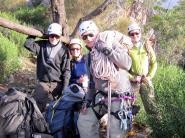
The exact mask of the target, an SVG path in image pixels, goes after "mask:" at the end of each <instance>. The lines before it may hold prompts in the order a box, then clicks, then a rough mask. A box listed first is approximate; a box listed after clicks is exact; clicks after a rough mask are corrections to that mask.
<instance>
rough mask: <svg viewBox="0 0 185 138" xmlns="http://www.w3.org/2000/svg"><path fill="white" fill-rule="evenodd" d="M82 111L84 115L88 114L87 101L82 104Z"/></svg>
mask: <svg viewBox="0 0 185 138" xmlns="http://www.w3.org/2000/svg"><path fill="white" fill-rule="evenodd" d="M81 113H82V114H84V115H85V114H87V103H86V102H84V103H83V104H82V109H81Z"/></svg>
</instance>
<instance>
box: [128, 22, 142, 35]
mask: <svg viewBox="0 0 185 138" xmlns="http://www.w3.org/2000/svg"><path fill="white" fill-rule="evenodd" d="M133 30H141V28H140V26H139V25H138V24H137V23H131V24H130V25H129V26H128V33H129V32H130V31H133Z"/></svg>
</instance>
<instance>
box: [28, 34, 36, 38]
mask: <svg viewBox="0 0 185 138" xmlns="http://www.w3.org/2000/svg"><path fill="white" fill-rule="evenodd" d="M35 38H36V36H34V35H28V37H27V38H26V39H35Z"/></svg>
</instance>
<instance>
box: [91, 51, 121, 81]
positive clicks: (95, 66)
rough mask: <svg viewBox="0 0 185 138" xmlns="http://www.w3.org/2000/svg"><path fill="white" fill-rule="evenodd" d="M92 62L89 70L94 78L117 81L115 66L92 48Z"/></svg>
mask: <svg viewBox="0 0 185 138" xmlns="http://www.w3.org/2000/svg"><path fill="white" fill-rule="evenodd" d="M91 56H92V62H91V69H92V71H93V74H94V76H95V77H96V78H98V79H102V80H110V81H113V80H115V79H118V77H119V74H118V71H117V69H116V67H115V65H114V64H113V63H112V62H111V61H110V60H109V59H108V57H107V56H105V55H104V54H103V53H101V52H99V51H98V50H97V49H95V48H93V49H92V51H91Z"/></svg>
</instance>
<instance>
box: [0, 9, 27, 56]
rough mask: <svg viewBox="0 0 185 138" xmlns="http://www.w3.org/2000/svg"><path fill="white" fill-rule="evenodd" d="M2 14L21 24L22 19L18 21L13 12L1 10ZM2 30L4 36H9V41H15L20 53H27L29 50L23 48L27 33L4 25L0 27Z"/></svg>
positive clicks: (0, 30) (0, 14)
mask: <svg viewBox="0 0 185 138" xmlns="http://www.w3.org/2000/svg"><path fill="white" fill-rule="evenodd" d="M0 16H1V17H2V18H5V19H7V20H10V21H12V22H14V23H18V24H20V21H18V20H17V19H16V18H15V16H13V15H12V14H11V13H7V12H6V13H5V12H0ZM0 32H1V33H2V35H3V37H6V38H7V41H10V42H11V43H14V44H15V45H16V46H17V47H18V50H19V55H27V53H28V52H27V51H26V50H25V49H24V48H23V44H24V41H25V38H26V35H24V34H21V33H18V32H16V31H13V30H10V29H7V28H3V27H0ZM0 37H1V36H0Z"/></svg>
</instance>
